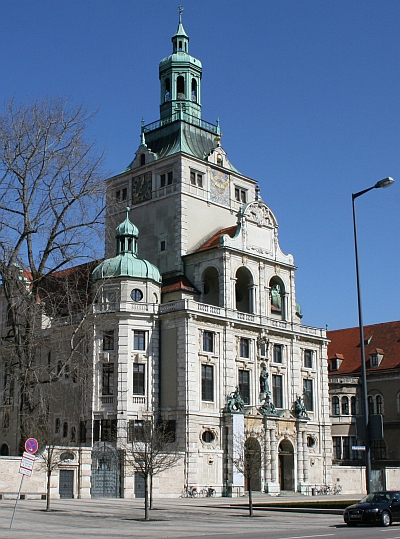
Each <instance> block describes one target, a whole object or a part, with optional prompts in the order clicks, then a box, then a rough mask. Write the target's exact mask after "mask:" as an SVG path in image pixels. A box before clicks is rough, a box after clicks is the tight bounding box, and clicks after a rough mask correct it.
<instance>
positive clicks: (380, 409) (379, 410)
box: [376, 395, 383, 414]
mask: <svg viewBox="0 0 400 539" xmlns="http://www.w3.org/2000/svg"><path fill="white" fill-rule="evenodd" d="M376 413H377V414H383V398H382V395H377V396H376Z"/></svg>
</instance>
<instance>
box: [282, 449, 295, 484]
mask: <svg viewBox="0 0 400 539" xmlns="http://www.w3.org/2000/svg"><path fill="white" fill-rule="evenodd" d="M278 452H279V484H280V487H281V490H294V450H293V445H292V444H291V442H290V441H289V440H282V441H281V443H280V444H279V449H278Z"/></svg>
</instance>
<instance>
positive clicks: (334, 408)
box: [332, 396, 340, 415]
mask: <svg viewBox="0 0 400 539" xmlns="http://www.w3.org/2000/svg"><path fill="white" fill-rule="evenodd" d="M339 414H340V408H339V397H336V396H335V397H332V415H339Z"/></svg>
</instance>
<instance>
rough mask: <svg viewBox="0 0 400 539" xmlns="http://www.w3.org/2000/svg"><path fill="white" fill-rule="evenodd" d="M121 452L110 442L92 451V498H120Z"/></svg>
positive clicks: (100, 444) (97, 445) (97, 446)
mask: <svg viewBox="0 0 400 539" xmlns="http://www.w3.org/2000/svg"><path fill="white" fill-rule="evenodd" d="M121 464H122V459H121V452H120V451H118V450H117V449H116V448H115V447H114V446H113V445H112V444H110V443H108V442H99V443H97V444H96V445H95V446H94V448H93V451H92V498H119V497H120V492H121Z"/></svg>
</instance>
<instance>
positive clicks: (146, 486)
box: [144, 475, 150, 520]
mask: <svg viewBox="0 0 400 539" xmlns="http://www.w3.org/2000/svg"><path fill="white" fill-rule="evenodd" d="M144 519H145V520H150V518H149V476H148V475H146V476H145V478H144Z"/></svg>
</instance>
